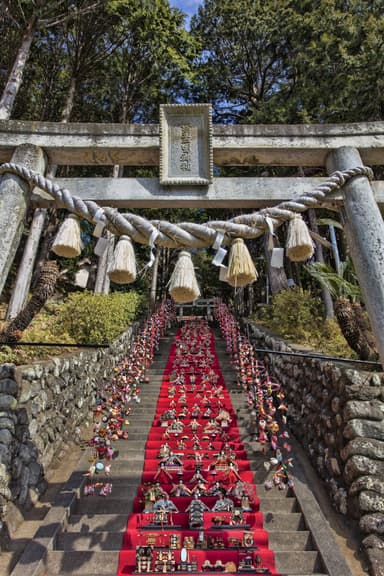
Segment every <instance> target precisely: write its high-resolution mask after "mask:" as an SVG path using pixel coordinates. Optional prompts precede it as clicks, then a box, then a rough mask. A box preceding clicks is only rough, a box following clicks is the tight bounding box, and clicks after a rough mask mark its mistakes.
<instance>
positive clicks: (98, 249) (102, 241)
mask: <svg viewBox="0 0 384 576" xmlns="http://www.w3.org/2000/svg"><path fill="white" fill-rule="evenodd" d="M108 244H109V240H107V239H106V238H99V239H98V241H97V242H96V246H95V249H94V251H93V252H94V253H95V254H96V256H102V255H103V254H104V252H105V251H106V249H107V247H108Z"/></svg>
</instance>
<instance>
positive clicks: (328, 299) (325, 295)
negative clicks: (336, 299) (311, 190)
mask: <svg viewBox="0 0 384 576" xmlns="http://www.w3.org/2000/svg"><path fill="white" fill-rule="evenodd" d="M308 219H309V224H310V227H311V230H313V232H316V234H319V228H318V226H317V222H316V212H315V210H314V209H313V208H310V209H309V210H308ZM315 246H316V251H315V259H316V262H320V264H324V253H323V247H322V245H321V244H320V242H317V241H316V240H315ZM321 297H322V300H323V303H324V312H325V318H326V319H327V320H332V319H333V318H334V317H335V313H334V310H333V300H332V296H331V294H330V292H329V290H328V288H327V287H326V286H322V287H321Z"/></svg>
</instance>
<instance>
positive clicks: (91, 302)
mask: <svg viewBox="0 0 384 576" xmlns="http://www.w3.org/2000/svg"><path fill="white" fill-rule="evenodd" d="M142 301H143V299H142V297H140V296H139V295H138V294H137V293H136V292H134V291H133V290H131V291H129V292H113V293H112V294H108V295H106V294H93V293H92V292H75V293H73V294H71V295H70V296H68V297H67V298H66V299H65V301H64V303H63V304H62V305H61V306H60V308H59V311H58V316H57V320H56V323H57V326H58V328H60V330H63V331H65V332H67V333H68V334H69V335H70V336H71V338H73V339H74V341H75V342H79V343H83V344H105V343H109V342H111V341H112V340H114V338H116V337H117V336H118V335H119V334H121V332H123V331H124V330H125V329H126V327H127V326H128V325H129V324H130V323H131V322H132V321H133V320H134V318H135V317H136V315H137V314H138V312H139V309H140V307H141V304H142Z"/></svg>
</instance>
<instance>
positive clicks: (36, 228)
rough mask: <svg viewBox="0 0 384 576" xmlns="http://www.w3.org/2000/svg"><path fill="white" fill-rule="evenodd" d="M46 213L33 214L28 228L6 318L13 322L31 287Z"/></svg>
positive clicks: (36, 212)
mask: <svg viewBox="0 0 384 576" xmlns="http://www.w3.org/2000/svg"><path fill="white" fill-rule="evenodd" d="M46 214H47V211H46V210H45V209H44V208H38V209H37V210H35V212H34V214H33V219H32V223H31V226H30V228H29V234H28V239H27V242H26V244H25V247H24V252H23V256H22V258H21V261H20V264H19V268H18V271H17V276H16V281H15V286H14V288H13V291H12V295H11V299H10V301H9V305H8V310H7V315H6V318H7V320H13V318H16V316H17V315H18V313H19V312H20V311H21V310H22V309H23V308H24V306H25V303H26V301H27V296H28V292H29V288H30V285H31V280H32V274H33V266H34V263H35V259H36V254H37V250H38V247H39V241H40V237H41V233H42V231H43V229H44V225H45V220H46Z"/></svg>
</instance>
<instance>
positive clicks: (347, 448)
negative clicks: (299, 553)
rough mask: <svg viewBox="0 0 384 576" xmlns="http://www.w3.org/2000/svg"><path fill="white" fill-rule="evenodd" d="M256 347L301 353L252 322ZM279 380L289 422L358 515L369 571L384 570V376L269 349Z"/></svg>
mask: <svg viewBox="0 0 384 576" xmlns="http://www.w3.org/2000/svg"><path fill="white" fill-rule="evenodd" d="M248 326H249V335H250V337H251V338H252V340H253V342H254V344H255V346H256V347H258V348H266V349H271V350H276V351H281V352H290V351H297V349H296V350H295V349H294V348H293V347H292V346H289V345H287V344H286V343H285V342H284V341H283V340H280V339H279V338H277V337H275V336H272V335H270V334H269V333H267V332H266V331H265V330H263V329H262V328H260V327H258V326H255V325H254V324H251V323H249V324H248ZM264 360H265V362H266V364H267V366H268V369H269V372H270V375H271V377H272V378H274V379H276V381H277V382H279V383H281V385H282V388H283V391H284V394H285V395H286V400H287V404H288V406H289V412H288V415H289V425H290V428H291V430H292V431H293V432H294V434H295V436H296V437H297V438H298V439H299V440H300V442H301V443H302V445H303V446H304V448H305V449H306V451H307V454H308V455H309V457H310V459H311V461H312V463H313V465H314V467H315V468H316V470H317V472H318V474H319V476H320V477H321V478H322V479H323V480H324V481H325V483H326V484H327V486H328V489H329V494H330V497H331V499H332V502H333V504H334V506H335V507H336V509H337V510H338V511H339V512H341V513H342V514H346V515H349V516H351V517H353V518H355V519H356V520H357V521H358V522H359V525H360V530H361V532H362V534H363V538H364V539H363V546H364V548H365V549H366V551H367V553H368V557H369V559H370V564H371V573H372V574H375V575H377V576H378V575H379V574H380V575H383V574H384V374H383V373H370V372H364V371H360V370H356V369H353V368H351V366H349V365H346V364H342V363H335V362H329V361H323V360H318V359H307V358H302V357H297V356H296V357H295V356H280V355H276V354H266V355H265V358H264Z"/></svg>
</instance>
